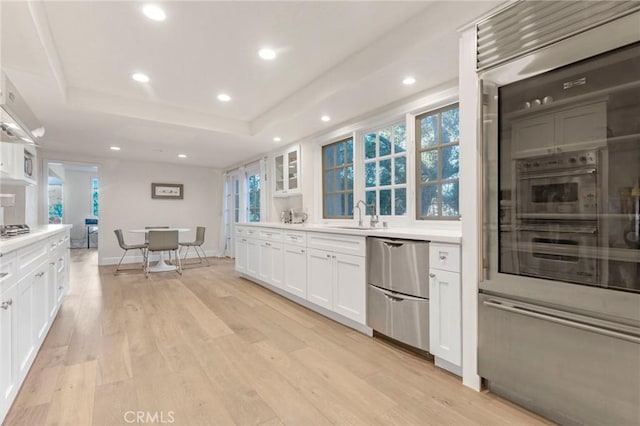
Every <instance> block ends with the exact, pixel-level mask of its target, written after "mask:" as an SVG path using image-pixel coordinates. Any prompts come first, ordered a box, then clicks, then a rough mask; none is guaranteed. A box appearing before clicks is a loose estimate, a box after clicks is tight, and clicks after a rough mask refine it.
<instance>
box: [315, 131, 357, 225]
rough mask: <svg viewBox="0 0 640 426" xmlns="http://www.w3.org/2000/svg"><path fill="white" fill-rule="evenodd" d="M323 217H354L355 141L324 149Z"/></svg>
mask: <svg viewBox="0 0 640 426" xmlns="http://www.w3.org/2000/svg"><path fill="white" fill-rule="evenodd" d="M322 208H323V214H322V217H324V218H325V219H347V218H352V217H353V139H352V138H348V139H344V140H341V141H338V142H335V143H332V144H329V145H325V146H323V147H322Z"/></svg>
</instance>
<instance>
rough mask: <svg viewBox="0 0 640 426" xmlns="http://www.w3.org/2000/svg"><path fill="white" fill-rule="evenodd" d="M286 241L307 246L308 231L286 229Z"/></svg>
mask: <svg viewBox="0 0 640 426" xmlns="http://www.w3.org/2000/svg"><path fill="white" fill-rule="evenodd" d="M284 242H285V243H286V244H293V245H296V246H302V247H306V246H307V233H306V232H296V231H285V232H284Z"/></svg>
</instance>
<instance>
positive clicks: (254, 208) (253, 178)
mask: <svg viewBox="0 0 640 426" xmlns="http://www.w3.org/2000/svg"><path fill="white" fill-rule="evenodd" d="M247 184H248V191H247V193H248V195H249V204H248V206H249V207H248V209H247V210H248V217H247V220H248V221H249V222H260V172H256V173H252V174H249V176H248V177H247Z"/></svg>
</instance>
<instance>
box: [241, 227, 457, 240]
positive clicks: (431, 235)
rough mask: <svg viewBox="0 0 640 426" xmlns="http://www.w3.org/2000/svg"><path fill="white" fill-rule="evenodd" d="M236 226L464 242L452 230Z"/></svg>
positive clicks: (455, 231)
mask: <svg viewBox="0 0 640 426" xmlns="http://www.w3.org/2000/svg"><path fill="white" fill-rule="evenodd" d="M236 225H237V226H252V227H260V228H278V229H291V230H297V231H310V232H327V233H332V234H343V235H359V236H363V237H389V238H406V239H409V240H424V241H434V242H439V243H453V244H460V243H461V242H462V235H461V233H460V231H457V230H451V229H424V228H407V227H397V228H396V227H391V228H382V227H380V228H357V229H345V228H341V227H340V225H319V224H311V223H304V224H285V223H280V222H251V223H237V224H236ZM344 226H348V225H344ZM354 228H355V227H354Z"/></svg>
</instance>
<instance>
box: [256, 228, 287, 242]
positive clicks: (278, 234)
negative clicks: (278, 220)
mask: <svg viewBox="0 0 640 426" xmlns="http://www.w3.org/2000/svg"><path fill="white" fill-rule="evenodd" d="M258 231H259V232H258V238H260V239H261V240H266V241H274V242H282V236H283V234H284V232H283V231H282V230H280V229H276V228H259V229H258Z"/></svg>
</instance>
